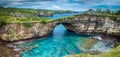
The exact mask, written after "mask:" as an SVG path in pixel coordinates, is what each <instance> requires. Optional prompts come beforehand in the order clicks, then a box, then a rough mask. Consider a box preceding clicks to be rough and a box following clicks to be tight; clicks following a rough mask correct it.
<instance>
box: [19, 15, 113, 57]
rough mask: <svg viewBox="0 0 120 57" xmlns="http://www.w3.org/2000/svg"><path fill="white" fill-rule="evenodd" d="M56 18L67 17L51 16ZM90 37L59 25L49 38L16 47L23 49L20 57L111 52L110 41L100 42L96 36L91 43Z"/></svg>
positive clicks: (52, 56) (51, 56)
mask: <svg viewBox="0 0 120 57" xmlns="http://www.w3.org/2000/svg"><path fill="white" fill-rule="evenodd" d="M70 15H71V14H70ZM58 16H60V17H61V16H64V17H65V16H68V15H67V14H63V15H62V14H61V15H60V14H58V15H55V16H53V18H56V17H58ZM49 18H52V17H49ZM91 36H92V35H78V34H76V33H74V32H70V31H67V29H66V28H65V27H64V26H63V25H62V24H60V25H57V26H56V27H55V29H54V30H53V32H52V33H51V35H50V36H48V37H45V38H43V39H38V40H33V41H31V42H28V43H23V44H19V45H18V47H19V48H22V49H24V51H23V52H22V53H21V57H63V56H66V55H72V54H80V53H84V52H86V51H87V50H94V51H100V52H104V51H108V50H111V47H112V46H113V44H109V42H110V41H107V43H106V41H102V39H101V38H100V37H99V36H96V37H95V38H96V39H97V38H98V39H97V40H96V41H92V43H91V42H89V40H91V39H92V38H91ZM90 43H91V44H90ZM104 43H105V44H104ZM108 44H109V45H108Z"/></svg>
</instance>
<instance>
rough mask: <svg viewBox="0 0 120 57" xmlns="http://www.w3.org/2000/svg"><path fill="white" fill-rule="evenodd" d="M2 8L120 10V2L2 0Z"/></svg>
mask: <svg viewBox="0 0 120 57" xmlns="http://www.w3.org/2000/svg"><path fill="white" fill-rule="evenodd" d="M0 5H1V6H5V7H17V8H33V9H50V10H74V11H85V10H88V9H90V8H92V9H96V8H101V9H111V10H118V9H120V0H1V1H0Z"/></svg>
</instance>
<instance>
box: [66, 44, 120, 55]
mask: <svg viewBox="0 0 120 57" xmlns="http://www.w3.org/2000/svg"><path fill="white" fill-rule="evenodd" d="M72 56H73V57H120V46H118V47H116V48H113V49H112V51H109V52H103V53H101V54H99V55H90V54H77V55H72ZM65 57H67V56H65ZM68 57H69V56H68Z"/></svg>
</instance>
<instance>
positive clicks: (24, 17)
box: [0, 7, 53, 27]
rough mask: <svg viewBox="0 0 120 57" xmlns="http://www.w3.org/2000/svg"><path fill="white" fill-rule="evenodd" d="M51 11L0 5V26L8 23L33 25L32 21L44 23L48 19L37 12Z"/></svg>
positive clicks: (49, 11) (48, 11)
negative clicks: (39, 15)
mask: <svg viewBox="0 0 120 57" xmlns="http://www.w3.org/2000/svg"><path fill="white" fill-rule="evenodd" d="M38 11H42V12H44V13H51V12H53V11H52V10H34V9H25V8H24V9H23V8H22V9H21V8H4V7H0V27H1V26H3V25H6V24H9V23H23V25H24V26H25V27H31V26H33V23H34V22H40V23H44V24H46V23H47V22H49V21H50V19H48V18H45V17H38V16H37V12H38Z"/></svg>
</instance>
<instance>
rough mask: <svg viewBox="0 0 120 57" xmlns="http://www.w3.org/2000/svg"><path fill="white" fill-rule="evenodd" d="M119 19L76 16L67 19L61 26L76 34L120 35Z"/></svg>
mask: <svg viewBox="0 0 120 57" xmlns="http://www.w3.org/2000/svg"><path fill="white" fill-rule="evenodd" d="M119 24H120V17H110V16H106V17H105V16H99V15H76V16H75V17H74V18H73V19H67V18H66V21H65V22H63V25H64V26H65V27H66V28H67V29H69V30H72V31H74V32H76V33H104V34H112V35H120V25H119Z"/></svg>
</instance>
